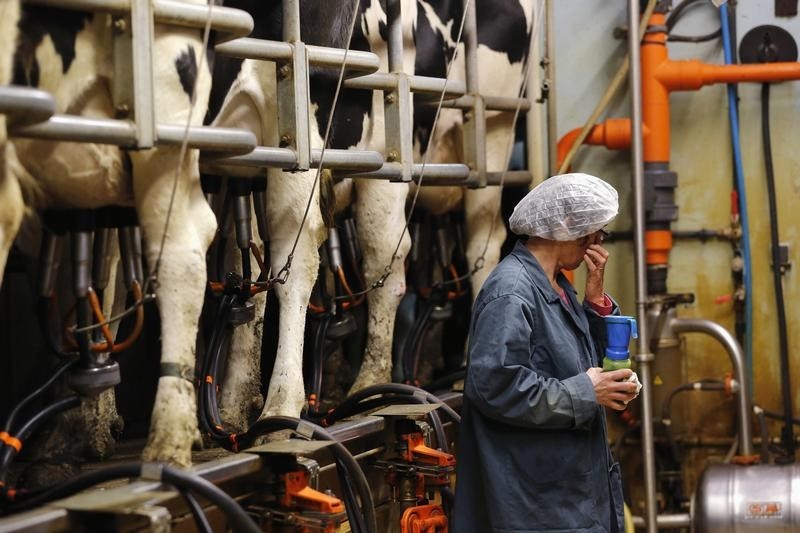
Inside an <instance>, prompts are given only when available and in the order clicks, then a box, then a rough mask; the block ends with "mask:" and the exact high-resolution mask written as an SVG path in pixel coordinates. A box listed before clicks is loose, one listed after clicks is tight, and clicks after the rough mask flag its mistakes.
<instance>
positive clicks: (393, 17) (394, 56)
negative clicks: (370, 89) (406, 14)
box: [386, 0, 403, 73]
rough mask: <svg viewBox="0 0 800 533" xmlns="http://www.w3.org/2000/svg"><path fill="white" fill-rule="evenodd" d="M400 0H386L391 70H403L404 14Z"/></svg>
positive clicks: (387, 41) (387, 44)
mask: <svg viewBox="0 0 800 533" xmlns="http://www.w3.org/2000/svg"><path fill="white" fill-rule="evenodd" d="M402 11H403V10H402V7H401V2H400V0H386V20H387V21H388V26H389V28H388V34H389V37H388V38H387V39H386V46H387V48H388V52H389V72H391V73H397V72H403V14H402Z"/></svg>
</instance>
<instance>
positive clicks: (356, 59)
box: [214, 37, 380, 73]
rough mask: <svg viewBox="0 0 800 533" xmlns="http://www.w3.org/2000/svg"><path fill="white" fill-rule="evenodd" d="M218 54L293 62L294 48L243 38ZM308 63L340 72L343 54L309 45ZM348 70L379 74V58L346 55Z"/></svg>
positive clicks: (359, 53)
mask: <svg viewBox="0 0 800 533" xmlns="http://www.w3.org/2000/svg"><path fill="white" fill-rule="evenodd" d="M214 51H215V53H217V54H220V55H224V56H229V57H236V58H239V59H260V60H263V61H290V60H291V58H292V45H291V44H289V43H284V42H282V41H267V40H264V39H253V38H250V37H244V38H242V39H236V40H235V41H228V42H227V43H224V44H220V45H217V46H216V47H215V48H214ZM306 52H307V54H308V63H309V64H310V65H313V66H315V67H326V68H341V66H342V61H343V60H344V50H341V49H339V48H328V47H325V46H314V45H306ZM346 65H347V66H346V68H347V69H348V70H352V71H359V72H369V73H372V72H377V71H378V69H379V68H380V58H379V57H378V56H377V55H375V54H373V53H372V52H364V51H361V50H350V51H349V52H347V64H346Z"/></svg>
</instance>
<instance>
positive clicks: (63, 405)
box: [0, 394, 81, 482]
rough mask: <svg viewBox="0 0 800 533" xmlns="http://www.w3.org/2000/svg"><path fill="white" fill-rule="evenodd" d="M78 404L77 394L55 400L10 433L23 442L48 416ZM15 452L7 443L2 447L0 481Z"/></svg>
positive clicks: (78, 397) (50, 416) (79, 400)
mask: <svg viewBox="0 0 800 533" xmlns="http://www.w3.org/2000/svg"><path fill="white" fill-rule="evenodd" d="M80 404H81V398H80V396H78V395H77V394H73V395H72V396H67V397H66V398H61V399H60V400H56V401H55V402H53V403H51V404H50V405H48V406H46V407H44V408H43V409H41V410H40V411H38V412H37V413H36V414H35V415H33V416H32V417H31V418H30V419H28V421H27V422H25V423H24V424H23V425H22V427H21V428H20V429H19V431H17V432H16V435H12V437H16V438H17V439H18V440H19V441H20V442H22V443H23V444H24V443H25V442H26V441H27V440H28V439H29V438H30V436H31V435H32V434H33V432H34V431H36V430H37V429H39V427H41V425H42V424H44V423H45V422H47V421H48V420H50V418H52V417H53V416H55V415H57V414H59V413H61V412H63V411H66V410H68V409H72V408H73V407H77V406H79V405H80ZM17 453H19V452H18V451H17V449H16V448H13V447H11V446H9V445H8V444H6V446H5V447H4V449H3V453H2V458H0V481H2V482H5V480H6V474H7V470H8V466H9V465H10V464H11V461H12V460H13V459H14V457H16V455H17Z"/></svg>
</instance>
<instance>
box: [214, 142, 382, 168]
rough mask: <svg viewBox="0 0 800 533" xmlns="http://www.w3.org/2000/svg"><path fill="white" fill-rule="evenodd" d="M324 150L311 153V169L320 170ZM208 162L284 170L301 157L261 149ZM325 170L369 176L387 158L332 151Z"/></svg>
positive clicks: (361, 152) (286, 151)
mask: <svg viewBox="0 0 800 533" xmlns="http://www.w3.org/2000/svg"><path fill="white" fill-rule="evenodd" d="M321 152H322V151H321V150H319V149H316V148H315V149H313V150H311V167H312V168H316V167H318V166H319V162H320V159H319V158H320V154H321ZM206 162H208V163H211V164H213V165H214V168H215V169H216V168H225V167H226V166H235V167H259V168H265V167H278V168H283V169H290V168H294V167H295V166H296V165H297V157H296V156H295V154H294V150H291V149H289V148H272V147H267V146H258V147H256V148H255V149H254V150H253V151H252V152H250V153H248V154H246V155H240V156H236V157H230V158H226V159H219V158H207V159H206ZM323 163H324V165H323V166H324V168H333V169H345V170H358V171H364V172H369V171H373V170H377V169H379V168H381V166H382V165H383V156H382V155H381V154H380V152H373V151H369V150H337V149H333V148H328V149H327V150H325V160H324V161H323Z"/></svg>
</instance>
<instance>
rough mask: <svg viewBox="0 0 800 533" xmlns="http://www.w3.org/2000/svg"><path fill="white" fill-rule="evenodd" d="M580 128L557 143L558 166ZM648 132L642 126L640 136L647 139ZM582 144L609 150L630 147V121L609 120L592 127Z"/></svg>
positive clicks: (568, 133)
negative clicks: (603, 147)
mask: <svg viewBox="0 0 800 533" xmlns="http://www.w3.org/2000/svg"><path fill="white" fill-rule="evenodd" d="M581 129H582V128H575V129H574V130H571V131H569V132H567V133H566V134H565V135H564V136H563V137H561V139H559V141H558V145H557V149H556V156H557V159H558V166H559V167H560V166H561V163H563V162H564V159H565V158H566V157H567V152H569V150H570V148H572V145H573V144H574V143H575V140H576V139H577V138H578V136H579V135H580V133H581ZM649 132H650V130H649V128H647V126H646V125H644V124H643V125H642V135H643V136H644V137H647V135H648V134H649ZM583 142H584V144H591V145H596V146H605V147H606V148H608V149H609V150H625V149H628V148H630V146H631V119H629V118H609V119H607V120H606V121H605V122H601V123H600V124H598V125H596V126H594V127H593V128H592V129H591V130H589V135H587V136H586V139H585V140H584V141H583Z"/></svg>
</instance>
